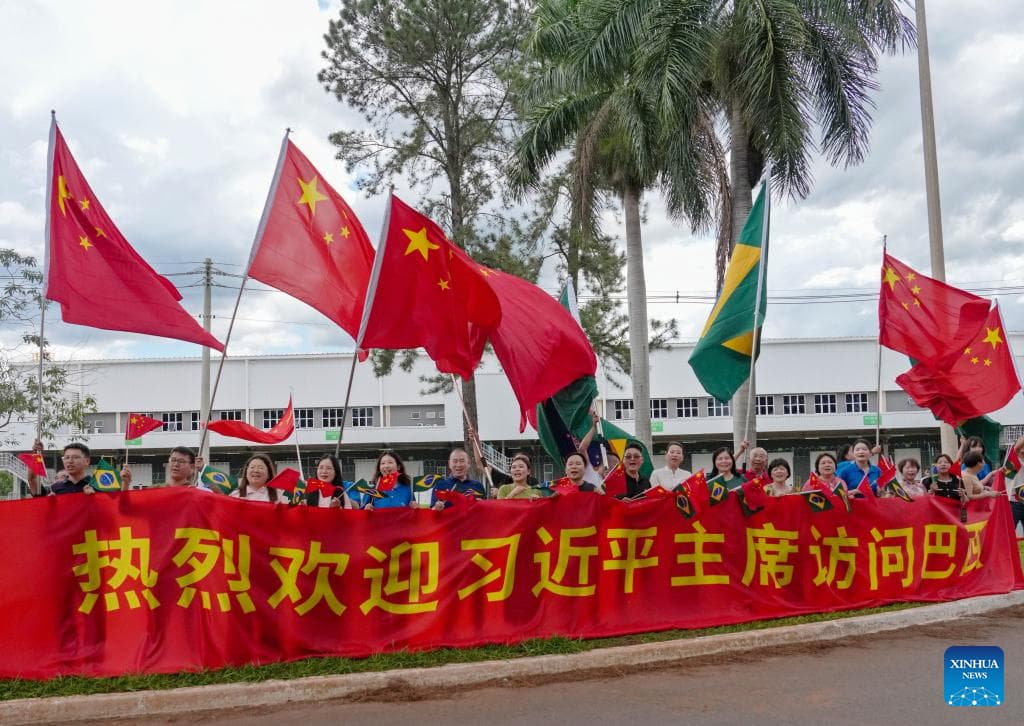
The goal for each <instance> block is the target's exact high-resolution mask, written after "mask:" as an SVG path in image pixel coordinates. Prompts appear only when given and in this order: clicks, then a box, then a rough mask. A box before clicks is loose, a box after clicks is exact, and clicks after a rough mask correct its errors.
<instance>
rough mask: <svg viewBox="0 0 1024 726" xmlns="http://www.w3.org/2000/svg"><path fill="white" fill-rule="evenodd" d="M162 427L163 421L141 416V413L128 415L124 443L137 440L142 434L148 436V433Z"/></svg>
mask: <svg viewBox="0 0 1024 726" xmlns="http://www.w3.org/2000/svg"><path fill="white" fill-rule="evenodd" d="M163 425H164V422H163V421H157V420H156V419H155V418H150V417H149V416H143V415H142V414H141V413H131V414H128V426H127V427H126V428H125V431H124V438H125V440H126V441H130V440H131V439H137V438H139V437H140V436H142V435H143V434H148V433H149V432H150V431H154V430H156V429H158V428H162V427H163Z"/></svg>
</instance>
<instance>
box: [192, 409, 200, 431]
mask: <svg viewBox="0 0 1024 726" xmlns="http://www.w3.org/2000/svg"><path fill="white" fill-rule="evenodd" d="M190 416H191V418H192V430H193V431H198V430H199V424H200V416H199V412H198V411H192V412H191V413H190Z"/></svg>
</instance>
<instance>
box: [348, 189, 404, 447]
mask: <svg viewBox="0 0 1024 726" xmlns="http://www.w3.org/2000/svg"><path fill="white" fill-rule="evenodd" d="M394 194H395V188H394V186H392V187H391V188H390V189H389V190H388V203H387V208H386V209H385V211H384V224H383V225H382V226H381V230H380V241H379V242H378V243H377V250H376V251H375V252H374V255H373V269H372V270H371V271H370V282H369V284H368V285H367V287H366V298H365V299H364V300H363V316H362V317H361V318H360V319H359V334H358V335H357V336H356V349H355V350H354V351H352V368H351V369H350V370H349V374H348V388H347V389H346V391H345V405H344V406H343V407H342V409H341V426H340V427H339V428H338V441H337V443H335V445H334V455H335V456H337V455H338V452H339V451H340V450H341V439H342V437H344V435H345V422H346V421H347V420H348V403H349V400H350V399H351V398H352V381H353V379H355V377H356V362H357V361H358V360H359V351H360V350H361V349H362V347H363V337H364V336H365V335H366V325H367V323H368V322H369V319H370V312H371V311H372V310H373V302H374V299H375V298H376V297H377V286H378V284H379V283H380V268H381V266H382V265H383V264H384V251H385V249H386V247H387V243H388V226H389V225H390V224H391V203H392V198H393V197H394ZM381 423H382V424H383V423H384V422H383V421H382V422H381Z"/></svg>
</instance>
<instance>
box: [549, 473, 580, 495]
mask: <svg viewBox="0 0 1024 726" xmlns="http://www.w3.org/2000/svg"><path fill="white" fill-rule="evenodd" d="M551 491H553V492H554V493H555V494H579V493H580V488H579V486H577V485H576V484H574V483H573V481H572V479H570V478H569V477H567V476H563V477H562V478H561V479H559V480H558V481H556V482H555V483H554V484H552V485H551Z"/></svg>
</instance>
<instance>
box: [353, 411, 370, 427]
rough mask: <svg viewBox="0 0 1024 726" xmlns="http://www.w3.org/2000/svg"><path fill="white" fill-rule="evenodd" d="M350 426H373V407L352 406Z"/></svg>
mask: <svg viewBox="0 0 1024 726" xmlns="http://www.w3.org/2000/svg"><path fill="white" fill-rule="evenodd" d="M352 426H373V407H372V406H357V407H356V408H353V409H352Z"/></svg>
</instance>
